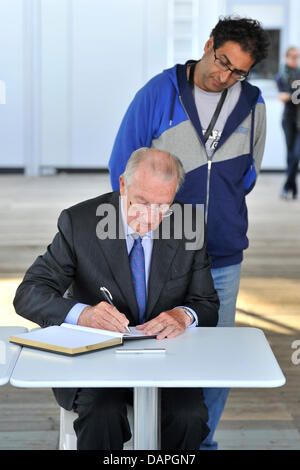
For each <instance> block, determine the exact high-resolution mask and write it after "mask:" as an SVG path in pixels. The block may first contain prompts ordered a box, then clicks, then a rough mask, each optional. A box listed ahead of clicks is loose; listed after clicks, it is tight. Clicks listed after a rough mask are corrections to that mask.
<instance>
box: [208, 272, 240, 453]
mask: <svg viewBox="0 0 300 470" xmlns="http://www.w3.org/2000/svg"><path fill="white" fill-rule="evenodd" d="M211 273H212V277H213V280H214V284H215V289H216V291H217V292H218V296H219V299H220V309H219V321H218V325H217V326H218V327H230V326H231V327H232V326H234V323H235V309H236V299H237V296H238V291H239V284H240V277H241V264H235V265H233V266H226V267H225V268H216V269H212V270H211ZM203 394H204V399H205V404H206V406H207V408H208V416H209V419H208V423H207V424H208V427H209V428H210V433H209V435H208V436H207V438H206V439H205V440H204V441H203V442H202V444H201V445H200V450H217V448H218V443H217V442H215V441H213V435H214V433H215V430H216V428H217V425H218V423H219V420H220V418H221V415H222V413H223V410H224V408H225V404H226V400H227V397H228V394H229V388H204V389H203Z"/></svg>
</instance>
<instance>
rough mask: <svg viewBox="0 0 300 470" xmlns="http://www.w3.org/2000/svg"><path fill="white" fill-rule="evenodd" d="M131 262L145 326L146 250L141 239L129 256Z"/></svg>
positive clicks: (138, 239) (141, 318) (141, 321)
mask: <svg viewBox="0 0 300 470" xmlns="http://www.w3.org/2000/svg"><path fill="white" fill-rule="evenodd" d="M129 261H130V267H131V272H132V279H133V284H134V289H135V295H136V300H137V304H138V307H139V321H140V324H143V323H144V322H145V318H144V316H145V311H146V277H145V255H144V248H143V245H142V240H141V238H140V237H138V238H136V239H135V240H134V244H133V247H132V250H131V252H130V255H129Z"/></svg>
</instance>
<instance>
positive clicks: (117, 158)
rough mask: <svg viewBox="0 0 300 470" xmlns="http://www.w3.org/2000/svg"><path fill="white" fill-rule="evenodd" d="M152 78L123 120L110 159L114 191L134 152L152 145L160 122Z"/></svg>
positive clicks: (139, 92)
mask: <svg viewBox="0 0 300 470" xmlns="http://www.w3.org/2000/svg"><path fill="white" fill-rule="evenodd" d="M151 82H152V80H150V82H148V83H147V84H146V85H145V86H144V87H143V88H142V89H141V90H139V91H138V92H137V94H136V95H135V97H134V99H133V101H132V102H131V104H130V105H129V108H128V109H127V111H126V113H125V116H124V118H123V120H122V123H121V126H120V129H119V131H118V134H117V137H116V140H115V142H114V146H113V150H112V153H111V157H110V160H109V164H108V167H109V171H110V180H111V185H112V189H113V191H116V190H118V189H119V187H120V186H119V176H120V175H121V174H122V173H123V172H124V170H125V167H126V163H127V161H128V159H129V158H130V155H131V154H132V152H133V151H134V150H136V149H138V148H140V147H150V146H151V142H152V138H153V134H154V133H155V125H156V124H157V123H158V119H157V115H158V112H159V111H158V109H157V106H156V102H157V97H156V93H155V88H154V87H153V86H152V83H151Z"/></svg>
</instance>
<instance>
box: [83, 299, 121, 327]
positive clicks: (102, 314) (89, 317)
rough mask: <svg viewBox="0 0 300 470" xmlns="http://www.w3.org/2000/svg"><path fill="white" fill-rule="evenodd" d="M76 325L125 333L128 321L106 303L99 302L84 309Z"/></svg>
mask: <svg viewBox="0 0 300 470" xmlns="http://www.w3.org/2000/svg"><path fill="white" fill-rule="evenodd" d="M78 325H80V326H88V327H90V328H100V329H102V330H109V331H118V332H120V333H126V331H128V330H127V329H126V327H128V325H129V320H128V319H127V318H126V316H125V315H124V314H123V313H121V312H119V310H118V309H116V307H114V306H112V305H110V304H109V303H108V302H100V303H99V304H97V305H94V306H88V307H85V309H84V310H83V311H82V312H81V314H80V316H79V319H78Z"/></svg>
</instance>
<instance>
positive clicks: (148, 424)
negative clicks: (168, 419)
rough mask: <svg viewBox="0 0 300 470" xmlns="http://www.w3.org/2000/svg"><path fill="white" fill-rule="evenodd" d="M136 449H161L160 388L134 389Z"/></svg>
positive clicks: (134, 439)
mask: <svg viewBox="0 0 300 470" xmlns="http://www.w3.org/2000/svg"><path fill="white" fill-rule="evenodd" d="M133 441H134V449H136V450H155V449H160V390H159V389H158V388H156V387H135V389H134V438H133Z"/></svg>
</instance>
